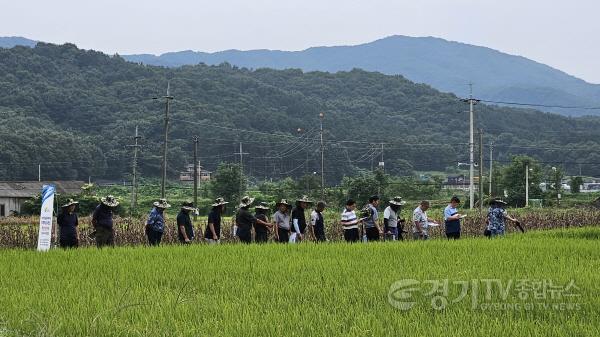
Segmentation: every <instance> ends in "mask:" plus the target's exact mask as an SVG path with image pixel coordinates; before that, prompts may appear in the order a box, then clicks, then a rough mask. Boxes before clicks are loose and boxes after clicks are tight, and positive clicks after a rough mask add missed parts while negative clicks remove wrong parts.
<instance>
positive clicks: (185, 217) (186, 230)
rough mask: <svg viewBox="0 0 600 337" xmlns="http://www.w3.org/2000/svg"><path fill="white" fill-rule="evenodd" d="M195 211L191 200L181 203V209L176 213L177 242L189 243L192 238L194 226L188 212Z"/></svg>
mask: <svg viewBox="0 0 600 337" xmlns="http://www.w3.org/2000/svg"><path fill="white" fill-rule="evenodd" d="M197 211H198V210H197V209H196V208H195V207H194V203H193V202H191V201H185V202H183V204H181V210H180V211H179V214H177V238H178V239H179V242H181V243H183V244H189V243H191V242H192V240H194V226H193V225H192V219H191V218H190V213H192V212H194V213H196V212H197ZM200 237H202V230H201V231H200Z"/></svg>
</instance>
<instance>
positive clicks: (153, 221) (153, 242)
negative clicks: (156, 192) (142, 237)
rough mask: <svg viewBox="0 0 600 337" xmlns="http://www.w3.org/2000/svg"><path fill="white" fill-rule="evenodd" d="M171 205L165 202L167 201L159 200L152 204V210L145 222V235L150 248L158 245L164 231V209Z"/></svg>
mask: <svg viewBox="0 0 600 337" xmlns="http://www.w3.org/2000/svg"><path fill="white" fill-rule="evenodd" d="M170 207H171V205H169V203H168V202H167V199H160V200H159V201H155V202H154V208H152V211H150V214H149V215H148V221H146V235H147V236H148V244H150V246H158V245H160V241H161V240H162V236H163V233H164V231H165V216H164V212H165V209H167V208H170Z"/></svg>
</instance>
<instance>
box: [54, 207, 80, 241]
mask: <svg viewBox="0 0 600 337" xmlns="http://www.w3.org/2000/svg"><path fill="white" fill-rule="evenodd" d="M78 204H79V202H77V201H75V200H73V199H69V200H67V203H66V204H64V205H62V207H61V212H60V214H59V215H58V217H57V218H56V223H57V224H58V228H59V229H60V237H59V241H58V242H59V244H60V246H61V247H62V248H77V247H79V235H77V227H78V226H79V219H78V217H77V213H75V209H76V208H77V205H78Z"/></svg>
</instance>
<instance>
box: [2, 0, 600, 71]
mask: <svg viewBox="0 0 600 337" xmlns="http://www.w3.org/2000/svg"><path fill="white" fill-rule="evenodd" d="M599 13H600V1H599V0H571V1H564V0H552V1H549V0H503V1H499V0H493V1H492V0H419V1H415V0H410V1H409V0H386V1H383V0H369V1H367V0H364V1H358V0H302V1H296V0H293V1H287V0H218V1H217V0H213V1H202V0H196V1H193V0H188V1H183V0H163V1H157V0H102V1H93V2H92V1H81V0H77V1H76V0H52V1H46V0H19V1H10V2H9V1H5V2H4V3H3V4H2V10H1V11H0V36H24V37H27V38H31V39H35V40H40V41H47V42H54V43H62V42H73V43H75V44H77V45H78V46H79V47H81V48H86V49H96V50H101V51H105V52H107V53H115V52H118V53H120V54H132V53H153V54H159V53H163V52H167V51H179V50H187V49H192V50H199V51H218V50H224V49H242V50H247V49H259V48H266V49H281V50H301V49H305V48H308V47H311V46H323V45H327V46H331V45H351V44H359V43H364V42H369V41H372V40H376V39H379V38H382V37H385V36H389V35H395V34H399V35H409V36H436V37H442V38H445V39H448V40H453V41H460V42H465V43H471V44H475V45H481V46H486V47H491V48H494V49H498V50H501V51H504V52H507V53H511V54H517V55H522V56H525V57H528V58H531V59H534V60H536V61H539V62H542V63H546V64H548V65H550V66H553V67H555V68H558V69H561V70H563V71H566V72H568V73H570V74H573V75H575V76H577V77H580V78H583V79H585V80H587V81H589V82H593V83H600V61H599V60H600V20H599V19H598V15H599Z"/></svg>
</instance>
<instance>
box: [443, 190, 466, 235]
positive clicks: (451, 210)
mask: <svg viewBox="0 0 600 337" xmlns="http://www.w3.org/2000/svg"><path fill="white" fill-rule="evenodd" d="M459 204H460V199H458V197H456V196H454V197H452V199H450V204H448V206H446V208H444V226H445V227H446V237H447V238H448V240H450V239H453V240H458V239H460V219H461V218H462V214H460V213H458V209H457V208H456V207H458V205H459Z"/></svg>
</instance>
